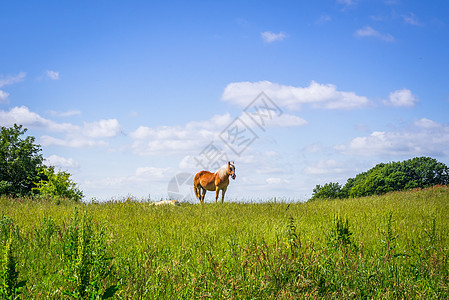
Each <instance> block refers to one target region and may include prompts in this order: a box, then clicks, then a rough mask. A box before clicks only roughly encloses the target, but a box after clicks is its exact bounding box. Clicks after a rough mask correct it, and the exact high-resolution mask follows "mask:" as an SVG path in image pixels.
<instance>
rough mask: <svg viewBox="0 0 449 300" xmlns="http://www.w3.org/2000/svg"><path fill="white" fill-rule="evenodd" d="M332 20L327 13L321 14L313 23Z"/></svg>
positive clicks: (323, 22)
mask: <svg viewBox="0 0 449 300" xmlns="http://www.w3.org/2000/svg"><path fill="white" fill-rule="evenodd" d="M330 21H332V18H331V16H329V15H321V16H320V17H319V18H318V19H317V20H316V21H315V24H326V23H328V22H330Z"/></svg>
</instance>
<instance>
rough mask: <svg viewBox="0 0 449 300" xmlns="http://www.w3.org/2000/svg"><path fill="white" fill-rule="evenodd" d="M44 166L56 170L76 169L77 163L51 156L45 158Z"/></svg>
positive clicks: (69, 159) (70, 159) (72, 160)
mask: <svg viewBox="0 0 449 300" xmlns="http://www.w3.org/2000/svg"><path fill="white" fill-rule="evenodd" d="M45 162H46V164H48V165H50V166H55V167H58V168H78V166H79V165H78V163H77V162H76V161H75V160H74V159H73V158H64V157H61V156H57V155H51V156H49V157H47V158H45Z"/></svg>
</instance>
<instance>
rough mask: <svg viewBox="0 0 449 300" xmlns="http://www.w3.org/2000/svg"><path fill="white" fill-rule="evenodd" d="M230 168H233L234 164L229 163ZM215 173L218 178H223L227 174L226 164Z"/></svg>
mask: <svg viewBox="0 0 449 300" xmlns="http://www.w3.org/2000/svg"><path fill="white" fill-rule="evenodd" d="M231 166H234V164H233V163H231ZM215 173H216V174H218V175H219V176H220V177H225V176H226V175H227V174H228V164H227V163H226V164H224V165H222V166H221V167H220V168H219V169H218V170H217V172H215Z"/></svg>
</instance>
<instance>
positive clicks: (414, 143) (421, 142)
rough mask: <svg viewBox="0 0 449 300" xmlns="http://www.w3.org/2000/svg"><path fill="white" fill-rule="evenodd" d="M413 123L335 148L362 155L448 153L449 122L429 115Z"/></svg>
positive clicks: (434, 154)
mask: <svg viewBox="0 0 449 300" xmlns="http://www.w3.org/2000/svg"><path fill="white" fill-rule="evenodd" d="M414 125H415V126H413V127H411V128H409V129H408V130H404V131H390V132H384V131H375V132H373V133H371V134H370V135H369V136H362V137H356V138H354V139H353V140H352V141H350V142H349V143H348V144H346V145H337V146H335V147H334V148H335V150H337V151H339V152H342V153H345V154H351V155H361V156H374V155H380V156H388V157H391V156H418V155H431V156H444V155H446V156H447V155H449V125H442V124H438V123H437V122H434V121H432V120H428V119H421V120H420V121H418V122H415V124H414Z"/></svg>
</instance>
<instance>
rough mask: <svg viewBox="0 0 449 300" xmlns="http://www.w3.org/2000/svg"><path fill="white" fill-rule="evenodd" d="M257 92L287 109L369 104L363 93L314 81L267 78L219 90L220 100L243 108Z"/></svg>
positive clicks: (342, 107)
mask: <svg viewBox="0 0 449 300" xmlns="http://www.w3.org/2000/svg"><path fill="white" fill-rule="evenodd" d="M261 92H265V93H266V94H267V95H268V97H270V99H271V100H273V101H274V102H275V103H276V104H277V105H278V106H281V107H285V108H287V109H290V110H297V109H299V108H300V107H301V105H304V104H309V105H312V107H314V108H325V109H355V108H362V107H366V106H367V105H368V104H369V100H368V98H366V97H364V96H358V95H356V94H355V93H354V92H344V91H338V90H337V87H336V86H335V85H333V84H319V83H317V82H315V81H312V82H311V83H310V85H309V86H308V87H299V86H298V87H296V86H288V85H280V84H277V83H272V82H270V81H258V82H248V81H246V82H235V83H230V84H228V85H227V86H226V88H225V90H224V92H223V95H222V100H224V101H227V102H230V103H233V104H238V105H240V106H242V107H245V106H247V105H248V104H249V103H250V102H251V101H253V100H254V98H255V97H256V96H257V95H258V94H259V93H261Z"/></svg>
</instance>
